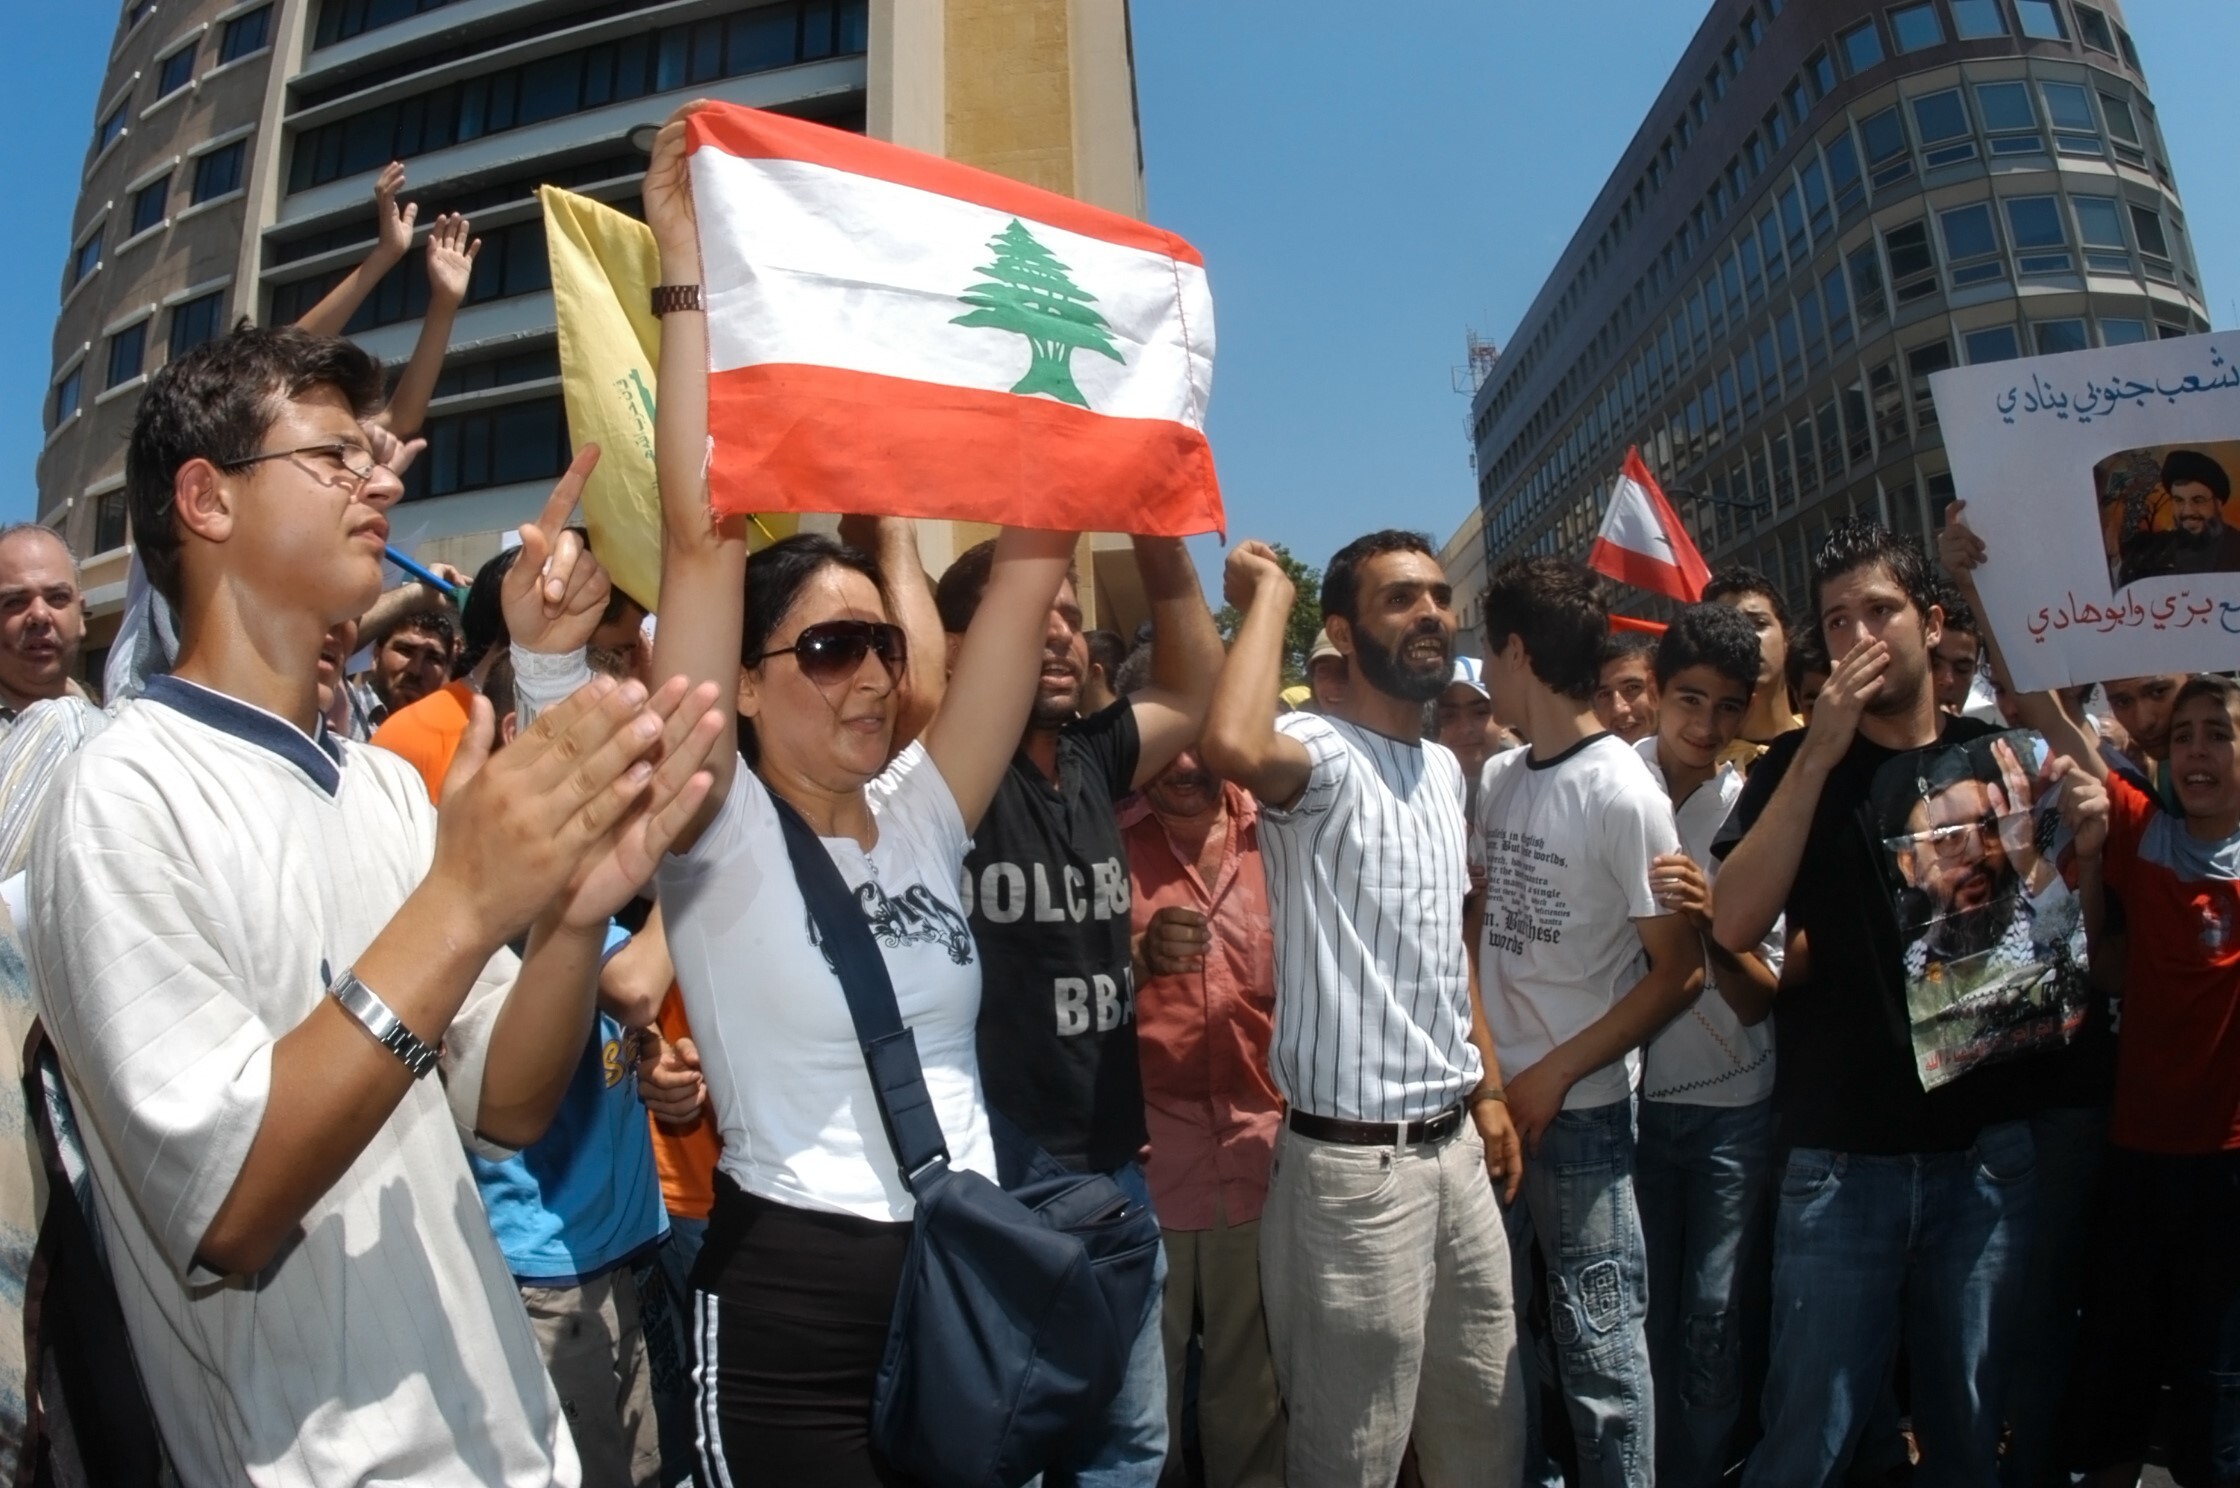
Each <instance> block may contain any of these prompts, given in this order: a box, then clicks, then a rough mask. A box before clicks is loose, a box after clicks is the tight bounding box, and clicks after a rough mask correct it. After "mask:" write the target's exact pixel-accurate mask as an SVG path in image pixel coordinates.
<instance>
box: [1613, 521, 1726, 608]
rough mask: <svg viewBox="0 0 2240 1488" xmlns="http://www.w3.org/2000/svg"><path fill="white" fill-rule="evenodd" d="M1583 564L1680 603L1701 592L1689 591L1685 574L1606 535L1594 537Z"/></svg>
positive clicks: (1624, 582)
mask: <svg viewBox="0 0 2240 1488" xmlns="http://www.w3.org/2000/svg"><path fill="white" fill-rule="evenodd" d="M1587 567H1589V568H1591V569H1593V570H1594V571H1595V572H1596V573H1599V574H1605V575H1607V576H1608V577H1610V578H1613V579H1616V580H1618V582H1620V583H1622V584H1631V585H1633V587H1634V588H1636V589H1647V590H1649V591H1651V592H1652V593H1656V594H1662V595H1665V596H1667V597H1668V598H1672V599H1677V600H1679V601H1681V602H1682V603H1684V604H1692V603H1694V602H1695V598H1696V595H1700V594H1701V593H1702V592H1703V591H1702V590H1701V589H1700V588H1699V589H1697V590H1696V591H1695V593H1694V594H1690V593H1689V592H1688V581H1687V579H1686V577H1685V576H1683V575H1682V574H1681V572H1680V570H1679V569H1677V568H1674V567H1673V566H1672V565H1671V564H1669V563H1659V562H1658V561H1657V560H1656V559H1654V558H1651V557H1650V556H1649V555H1648V554H1646V553H1636V552H1635V551H1634V550H1633V549H1631V548H1621V547H1619V546H1618V545H1617V544H1616V543H1614V542H1612V541H1610V539H1608V538H1606V537H1598V538H1596V539H1595V540H1594V547H1593V548H1591V549H1590V550H1588V553H1587Z"/></svg>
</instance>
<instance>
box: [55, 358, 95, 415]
mask: <svg viewBox="0 0 2240 1488" xmlns="http://www.w3.org/2000/svg"><path fill="white" fill-rule="evenodd" d="M85 391H86V367H85V363H83V362H80V363H79V364H78V365H77V366H75V367H72V368H71V369H70V370H69V371H67V372H65V373H63V374H62V378H61V380H60V381H58V382H57V383H55V385H54V403H53V407H52V410H51V412H50V414H49V417H48V423H49V425H50V426H52V425H58V424H60V423H61V422H62V421H63V420H64V419H66V418H68V417H70V415H72V414H73V413H76V412H77V411H78V404H79V403H80V402H81V401H82V400H83V399H84V397H85Z"/></svg>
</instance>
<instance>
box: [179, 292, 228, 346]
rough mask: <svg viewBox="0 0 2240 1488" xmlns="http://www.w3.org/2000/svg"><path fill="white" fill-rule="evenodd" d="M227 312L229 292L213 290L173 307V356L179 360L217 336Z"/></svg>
mask: <svg viewBox="0 0 2240 1488" xmlns="http://www.w3.org/2000/svg"><path fill="white" fill-rule="evenodd" d="M225 313H226V293H225V291H224V290H222V289H221V290H214V291H212V292H211V293H209V294H206V295H198V296H196V297H195V298H194V299H191V300H188V301H186V302H185V303H184V304H180V305H174V306H172V307H171V357H172V360H174V361H176V360H178V359H179V358H180V357H182V356H184V355H186V354H187V353H188V352H190V351H192V350H194V349H195V348H196V347H197V346H200V345H201V344H202V343H203V342H205V341H214V340H216V339H217V336H218V329H219V322H220V321H221V320H222V319H223V318H224V316H225Z"/></svg>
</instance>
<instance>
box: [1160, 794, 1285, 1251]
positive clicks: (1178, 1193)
mask: <svg viewBox="0 0 2240 1488" xmlns="http://www.w3.org/2000/svg"><path fill="white" fill-rule="evenodd" d="M1223 793H1224V800H1225V801H1226V804H1227V807H1228V813H1229V816H1228V823H1227V831H1228V842H1227V844H1226V845H1225V846H1224V847H1223V849H1222V853H1221V870H1220V876H1219V878H1218V880H1217V881H1216V882H1214V883H1213V884H1211V885H1208V884H1207V883H1206V882H1205V880H1204V879H1202V878H1201V877H1200V876H1199V874H1198V869H1197V864H1196V863H1195V862H1194V861H1193V860H1191V859H1190V858H1189V857H1187V856H1185V854H1184V853H1183V852H1182V851H1181V850H1179V849H1178V848H1177V847H1176V846H1175V844H1174V840H1173V839H1172V838H1170V837H1169V836H1168V835H1167V829H1166V827H1165V826H1164V825H1162V824H1161V823H1160V821H1159V818H1158V817H1157V816H1156V815H1154V814H1153V813H1152V810H1151V806H1150V803H1148V802H1147V801H1145V800H1144V799H1143V797H1141V796H1137V797H1135V798H1134V799H1133V800H1130V801H1128V802H1126V803H1124V804H1123V805H1122V806H1121V808H1120V829H1121V835H1122V837H1123V839H1124V840H1125V841H1126V842H1127V844H1128V873H1129V880H1130V887H1131V890H1132V897H1133V899H1134V909H1133V919H1134V932H1135V933H1136V934H1139V935H1140V934H1142V933H1143V930H1144V928H1145V927H1146V926H1148V925H1149V924H1150V923H1151V916H1152V914H1153V913H1154V912H1155V911H1157V910H1160V909H1164V908H1167V907H1169V906H1172V905H1180V906H1183V907H1185V908H1189V909H1195V910H1198V911H1199V912H1201V913H1202V914H1204V915H1205V916H1206V919H1207V921H1208V923H1209V925H1210V927H1211V929H1212V931H1213V945H1212V947H1211V948H1210V949H1209V951H1208V953H1207V956H1206V969H1205V971H1204V972H1203V973H1193V974H1190V975H1187V976H1171V977H1153V978H1151V979H1150V980H1148V981H1147V982H1145V984H1144V985H1143V986H1141V987H1139V988H1138V989H1137V990H1136V1039H1137V1048H1138V1051H1139V1053H1140V1055H1141V1058H1142V1064H1143V1106H1144V1125H1145V1126H1146V1127H1147V1128H1148V1129H1149V1131H1150V1134H1151V1156H1150V1157H1149V1159H1147V1160H1146V1162H1145V1164H1144V1176H1145V1177H1146V1179H1147V1180H1148V1181H1149V1183H1150V1185H1151V1200H1152V1203H1153V1205H1154V1206H1155V1207H1156V1208H1157V1209H1158V1211H1159V1223H1160V1224H1161V1225H1163V1226H1165V1227H1166V1228H1168V1229H1170V1230H1210V1229H1212V1228H1213V1225H1214V1219H1215V1216H1216V1215H1217V1214H1218V1215H1219V1217H1220V1218H1221V1220H1222V1221H1223V1222H1225V1223H1227V1224H1232V1225H1236V1224H1247V1223H1250V1222H1251V1221H1253V1220H1256V1219H1258V1218H1259V1217H1260V1210H1261V1209H1262V1207H1263V1206H1264V1205H1266V1203H1267V1200H1268V1166H1269V1164H1270V1162H1271V1161H1272V1160H1273V1159H1274V1156H1275V1145H1276V1128H1277V1127H1278V1126H1279V1125H1280V1124H1281V1123H1282V1120H1283V1097H1281V1096H1280V1095H1278V1094H1276V1087H1275V1081H1274V1079H1273V1078H1272V1077H1271V1076H1270V1075H1269V1073H1268V1044H1269V1041H1270V1039H1271V1038H1272V1037H1273V1035H1274V1031H1275V1005H1276V966H1275V931H1274V927H1273V925H1272V924H1271V923H1270V921H1269V918H1268V878H1267V874H1266V872H1265V871H1264V870H1263V869H1262V867H1261V864H1260V834H1259V817H1260V812H1259V808H1258V806H1257V805H1256V804H1255V803H1254V801H1253V799H1252V797H1251V795H1250V794H1249V793H1248V792H1245V791H1242V790H1239V789H1238V788H1237V787H1236V786H1234V785H1229V786H1224V787H1223Z"/></svg>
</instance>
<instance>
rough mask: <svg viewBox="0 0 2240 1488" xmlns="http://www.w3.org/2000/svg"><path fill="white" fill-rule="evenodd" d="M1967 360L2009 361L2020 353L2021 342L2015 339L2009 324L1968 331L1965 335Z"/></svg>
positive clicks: (1975, 361)
mask: <svg viewBox="0 0 2240 1488" xmlns="http://www.w3.org/2000/svg"><path fill="white" fill-rule="evenodd" d="M1965 339H1966V342H1967V347H1968V361H1969V362H1970V363H1971V364H1972V363H1977V362H2011V361H2013V360H2014V359H2015V358H2016V357H2018V356H2021V355H2022V344H2021V342H2020V341H2019V340H2018V339H2016V337H2015V333H2014V327H2013V326H2011V325H2003V326H1988V327H1986V328H1985V329H1983V330H1980V331H1970V332H1968V334H1967V336H1966V338H1965Z"/></svg>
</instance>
